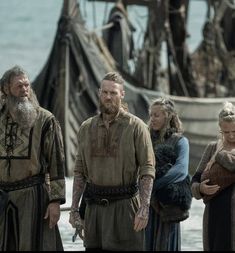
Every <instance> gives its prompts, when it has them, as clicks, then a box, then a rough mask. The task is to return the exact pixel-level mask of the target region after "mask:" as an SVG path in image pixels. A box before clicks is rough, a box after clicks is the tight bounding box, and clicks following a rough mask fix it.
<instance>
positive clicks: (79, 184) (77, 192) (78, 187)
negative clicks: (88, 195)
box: [71, 173, 86, 209]
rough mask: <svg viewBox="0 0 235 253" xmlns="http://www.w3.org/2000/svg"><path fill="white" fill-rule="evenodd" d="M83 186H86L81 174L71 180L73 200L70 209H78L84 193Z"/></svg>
mask: <svg viewBox="0 0 235 253" xmlns="http://www.w3.org/2000/svg"><path fill="white" fill-rule="evenodd" d="M85 185H86V180H85V178H84V177H83V176H82V174H81V173H77V174H76V175H75V176H74V179H73V199H72V206H71V208H72V209H77V208H78V204H79V201H80V198H81V196H82V194H83V192H84V189H85Z"/></svg>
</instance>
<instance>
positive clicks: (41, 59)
mask: <svg viewBox="0 0 235 253" xmlns="http://www.w3.org/2000/svg"><path fill="white" fill-rule="evenodd" d="M62 3H63V1H62V0H40V1H38V0H0V77H1V76H2V74H3V73H4V72H5V71H6V70H7V69H9V68H11V67H12V66H14V65H15V64H19V65H21V66H22V67H23V68H24V69H25V70H26V71H27V72H28V74H29V76H30V79H31V80H32V81H33V80H34V78H36V76H37V75H38V74H39V73H40V71H41V70H42V68H43V66H44V64H45V63H46V61H47V59H48V57H49V54H50V51H51V48H52V45H53V41H54V38H55V34H56V29H57V24H58V20H59V17H60V13H61V8H62ZM80 6H81V10H82V13H83V15H84V19H85V21H86V22H87V25H88V27H89V28H91V29H95V28H97V27H101V26H102V23H103V17H102V15H100V13H105V11H106V10H107V8H106V6H105V5H104V4H102V3H99V4H96V5H94V3H91V2H88V1H87V0H86V1H85V0H81V1H80ZM95 8H99V12H98V14H96V15H95V14H94V9H95ZM108 8H111V7H110V6H109V7H108ZM91 14H92V15H91ZM130 15H131V17H132V18H133V20H135V16H136V17H137V16H140V17H141V18H142V21H143V22H141V23H142V27H143V26H144V23H145V22H146V20H147V17H146V14H145V11H144V9H143V8H138V7H136V6H132V7H131V8H130ZM205 16H206V4H205V2H204V1H197V0H195V1H194V0H191V1H190V8H189V17H188V33H189V38H188V39H187V42H188V46H189V50H190V51H191V52H192V51H193V50H195V48H196V47H197V46H198V45H199V43H200V41H201V29H202V25H203V23H204V22H205ZM101 17H102V19H101ZM138 24H139V23H138V22H137V21H136V22H134V25H135V27H136V28H138ZM140 34H141V28H139V30H138V31H137V34H136V35H135V37H136V38H137V40H138V36H140ZM137 46H138V45H137ZM66 183H67V185H66V196H67V201H66V204H65V205H63V206H64V207H69V206H70V205H71V192H72V179H71V178H67V179H66ZM203 208H204V204H203V203H202V201H201V200H195V199H194V200H193V202H192V208H191V212H190V217H189V218H188V219H187V220H186V221H184V222H182V223H181V234H182V250H185V251H201V250H202V231H201V228H202V212H203ZM68 221H69V214H68V211H63V212H62V213H61V219H60V221H59V227H60V231H61V236H62V239H63V244H64V249H65V250H67V251H78V250H80V251H83V250H84V248H83V244H82V241H81V240H80V239H79V238H77V240H76V241H75V242H72V236H73V234H74V229H73V228H72V227H71V225H70V224H69V222H68Z"/></svg>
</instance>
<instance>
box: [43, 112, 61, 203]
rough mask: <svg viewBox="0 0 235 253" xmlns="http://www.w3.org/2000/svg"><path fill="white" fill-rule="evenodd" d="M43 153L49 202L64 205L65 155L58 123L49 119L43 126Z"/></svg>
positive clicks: (52, 118) (53, 119)
mask: <svg viewBox="0 0 235 253" xmlns="http://www.w3.org/2000/svg"><path fill="white" fill-rule="evenodd" d="M44 132H45V134H44V138H43V152H44V157H45V161H46V164H47V168H46V173H48V174H49V180H50V188H49V189H50V192H49V199H50V202H53V201H59V202H60V203H61V204H64V203H65V154H64V145H63V138H62V132H61V128H60V125H59V122H58V121H57V120H56V119H55V117H51V118H50V120H49V121H48V122H47V124H46V125H45V126H44Z"/></svg>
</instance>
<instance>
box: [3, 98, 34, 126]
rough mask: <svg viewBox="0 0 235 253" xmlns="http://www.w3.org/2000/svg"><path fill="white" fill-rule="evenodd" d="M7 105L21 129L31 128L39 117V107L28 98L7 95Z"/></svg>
mask: <svg viewBox="0 0 235 253" xmlns="http://www.w3.org/2000/svg"><path fill="white" fill-rule="evenodd" d="M6 103H7V107H8V110H9V112H10V114H11V116H12V118H13V120H14V121H15V122H16V123H17V124H18V125H19V127H20V128H21V129H30V128H31V127H32V126H33V125H34V123H35V120H36V118H37V108H36V106H35V105H34V104H33V103H32V102H31V101H30V100H29V99H28V98H21V97H20V98H18V97H15V96H12V95H9V96H7V100H6Z"/></svg>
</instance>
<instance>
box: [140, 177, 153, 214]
mask: <svg viewBox="0 0 235 253" xmlns="http://www.w3.org/2000/svg"><path fill="white" fill-rule="evenodd" d="M139 186H140V202H141V203H140V204H141V210H142V213H141V214H139V215H140V216H142V217H143V218H146V217H147V216H148V212H149V210H148V209H149V205H150V198H151V193H152V188H153V178H152V177H151V176H143V177H142V178H141V179H140V182H139Z"/></svg>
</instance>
